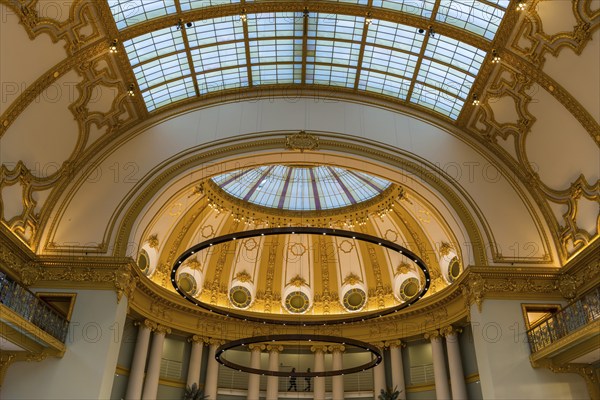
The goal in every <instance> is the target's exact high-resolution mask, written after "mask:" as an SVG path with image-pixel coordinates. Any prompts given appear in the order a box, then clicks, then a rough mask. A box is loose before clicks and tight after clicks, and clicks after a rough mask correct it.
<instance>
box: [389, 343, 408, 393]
mask: <svg viewBox="0 0 600 400" xmlns="http://www.w3.org/2000/svg"><path fill="white" fill-rule="evenodd" d="M386 345H387V346H388V347H389V348H390V361H391V368H392V388H394V389H396V390H397V391H399V392H400V397H399V399H406V384H405V382H404V364H403V363H402V347H404V343H402V342H401V341H400V340H392V341H389V342H386Z"/></svg>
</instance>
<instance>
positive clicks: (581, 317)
mask: <svg viewBox="0 0 600 400" xmlns="http://www.w3.org/2000/svg"><path fill="white" fill-rule="evenodd" d="M599 318H600V288H595V289H593V290H591V291H589V292H587V293H586V294H585V295H583V296H582V297H580V298H579V299H577V300H575V301H573V302H572V303H570V304H568V305H567V306H566V307H564V308H563V309H561V310H560V311H558V312H557V313H555V314H552V315H551V316H549V317H548V318H546V319H544V320H542V321H540V322H538V323H536V324H535V325H534V326H532V327H531V328H530V329H529V330H528V331H527V337H528V339H529V347H530V348H531V352H532V353H535V352H538V351H540V350H542V349H544V348H545V347H547V346H549V345H551V344H552V343H554V342H556V341H558V340H559V339H562V338H564V337H566V336H567V335H569V334H571V333H573V332H575V331H577V330H578V329H580V328H582V327H584V326H586V325H587V324H589V323H591V322H593V321H595V320H597V319H599Z"/></svg>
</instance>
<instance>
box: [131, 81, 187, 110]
mask: <svg viewBox="0 0 600 400" xmlns="http://www.w3.org/2000/svg"><path fill="white" fill-rule="evenodd" d="M195 95H196V91H195V89H194V82H193V81H192V78H189V77H188V78H184V79H180V80H177V81H173V82H168V83H165V84H164V85H160V86H157V87H154V88H151V89H149V90H148V91H146V92H142V96H143V97H144V101H145V102H146V107H148V111H152V110H155V109H157V108H159V107H162V106H165V105H167V104H170V103H173V102H175V101H178V100H182V99H185V98H188V97H192V96H195Z"/></svg>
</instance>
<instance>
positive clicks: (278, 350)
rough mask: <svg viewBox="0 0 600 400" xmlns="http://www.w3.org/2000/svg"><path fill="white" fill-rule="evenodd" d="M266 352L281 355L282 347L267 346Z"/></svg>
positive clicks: (277, 345)
mask: <svg viewBox="0 0 600 400" xmlns="http://www.w3.org/2000/svg"><path fill="white" fill-rule="evenodd" d="M267 351H268V352H269V353H281V352H282V351H283V346H282V345H280V344H268V345H267Z"/></svg>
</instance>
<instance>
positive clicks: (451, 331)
mask: <svg viewBox="0 0 600 400" xmlns="http://www.w3.org/2000/svg"><path fill="white" fill-rule="evenodd" d="M462 331H463V330H462V329H461V328H457V327H455V326H452V325H448V326H445V327H443V328H442V329H440V334H441V335H442V336H450V335H457V334H459V333H461V332H462Z"/></svg>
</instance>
